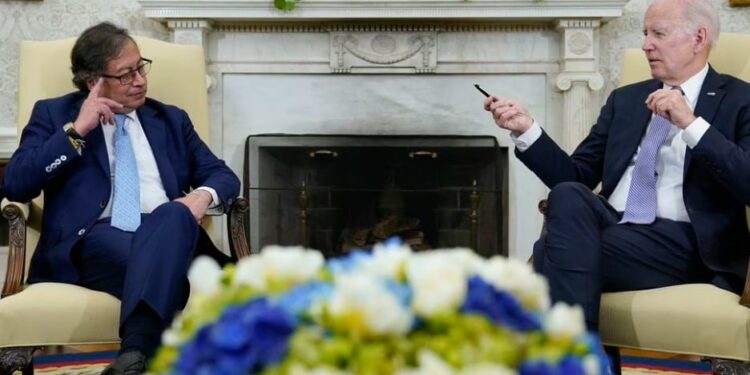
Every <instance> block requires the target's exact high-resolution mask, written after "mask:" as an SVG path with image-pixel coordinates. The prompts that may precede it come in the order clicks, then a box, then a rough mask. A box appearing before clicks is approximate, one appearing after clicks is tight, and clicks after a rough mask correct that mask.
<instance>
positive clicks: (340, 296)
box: [328, 274, 414, 334]
mask: <svg viewBox="0 0 750 375" xmlns="http://www.w3.org/2000/svg"><path fill="white" fill-rule="evenodd" d="M328 309H329V312H330V314H331V316H332V317H333V319H334V321H336V322H337V323H339V324H341V325H342V326H345V327H347V328H349V329H352V330H361V331H364V332H365V333H374V334H404V333H406V332H408V331H409V329H410V328H411V325H412V321H413V319H414V317H413V316H412V314H411V312H410V311H409V310H407V309H406V308H405V307H404V306H402V305H401V304H400V303H399V301H398V300H397V299H396V296H394V295H393V294H392V293H391V292H390V291H388V290H387V289H386V288H385V286H384V285H383V282H382V281H381V280H378V279H376V278H374V277H372V276H369V275H365V274H345V275H340V276H339V277H337V278H336V283H335V287H334V291H333V294H332V295H331V298H330V300H329V304H328Z"/></svg>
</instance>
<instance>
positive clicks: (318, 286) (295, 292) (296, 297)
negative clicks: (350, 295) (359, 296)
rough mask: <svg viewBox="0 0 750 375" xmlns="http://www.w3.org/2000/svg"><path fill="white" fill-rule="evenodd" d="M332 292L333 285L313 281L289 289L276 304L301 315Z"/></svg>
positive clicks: (292, 313) (293, 313)
mask: <svg viewBox="0 0 750 375" xmlns="http://www.w3.org/2000/svg"><path fill="white" fill-rule="evenodd" d="M332 292H333V285H331V284H329V283H324V282H321V281H313V282H309V283H307V284H302V285H299V286H297V287H295V288H293V289H291V290H289V291H288V292H286V293H285V294H284V295H282V296H281V297H279V299H278V300H276V302H275V304H276V306H277V307H278V308H280V309H282V310H284V311H286V312H287V313H288V314H290V315H292V316H296V317H300V316H302V315H304V313H305V312H308V311H310V308H311V307H312V305H313V304H314V303H315V302H317V301H321V300H325V299H327V298H328V297H329V296H330V295H331V293H332Z"/></svg>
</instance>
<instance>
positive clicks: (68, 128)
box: [63, 123, 82, 139]
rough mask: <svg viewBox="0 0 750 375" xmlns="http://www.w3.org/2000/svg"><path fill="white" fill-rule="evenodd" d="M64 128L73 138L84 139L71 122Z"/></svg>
mask: <svg viewBox="0 0 750 375" xmlns="http://www.w3.org/2000/svg"><path fill="white" fill-rule="evenodd" d="M63 130H65V134H67V135H69V136H70V137H71V138H75V139H82V137H81V136H80V135H79V134H78V133H76V129H75V128H74V127H73V124H71V123H68V124H66V125H65V126H64V127H63Z"/></svg>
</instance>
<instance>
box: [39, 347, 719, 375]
mask: <svg viewBox="0 0 750 375" xmlns="http://www.w3.org/2000/svg"><path fill="white" fill-rule="evenodd" d="M116 354H117V352H114V351H108V352H92V353H74V354H56V355H43V356H37V357H36V358H35V359H34V372H35V373H36V374H43V375H98V374H99V373H101V372H102V370H104V368H105V367H106V366H107V365H108V364H109V363H110V362H111V361H112V359H113V358H114V357H115V355H116ZM622 363H623V371H622V373H623V374H624V375H649V374H651V375H653V374H659V375H695V374H710V373H711V366H710V365H709V364H708V363H705V362H693V361H680V360H671V359H655V358H648V357H635V356H623V357H622Z"/></svg>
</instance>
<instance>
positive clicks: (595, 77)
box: [555, 72, 604, 91]
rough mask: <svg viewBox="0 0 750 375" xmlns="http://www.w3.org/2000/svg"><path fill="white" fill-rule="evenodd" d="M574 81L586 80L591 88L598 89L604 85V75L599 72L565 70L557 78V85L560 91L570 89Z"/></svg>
mask: <svg viewBox="0 0 750 375" xmlns="http://www.w3.org/2000/svg"><path fill="white" fill-rule="evenodd" d="M574 82H584V83H586V85H587V86H588V88H589V90H593V91H598V90H601V89H602V87H604V77H602V75H601V74H600V73H599V72H588V73H577V72H564V73H560V74H559V75H558V76H557V79H556V80H555V87H557V89H558V90H560V91H568V90H570V88H571V87H572V86H573V83H574Z"/></svg>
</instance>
